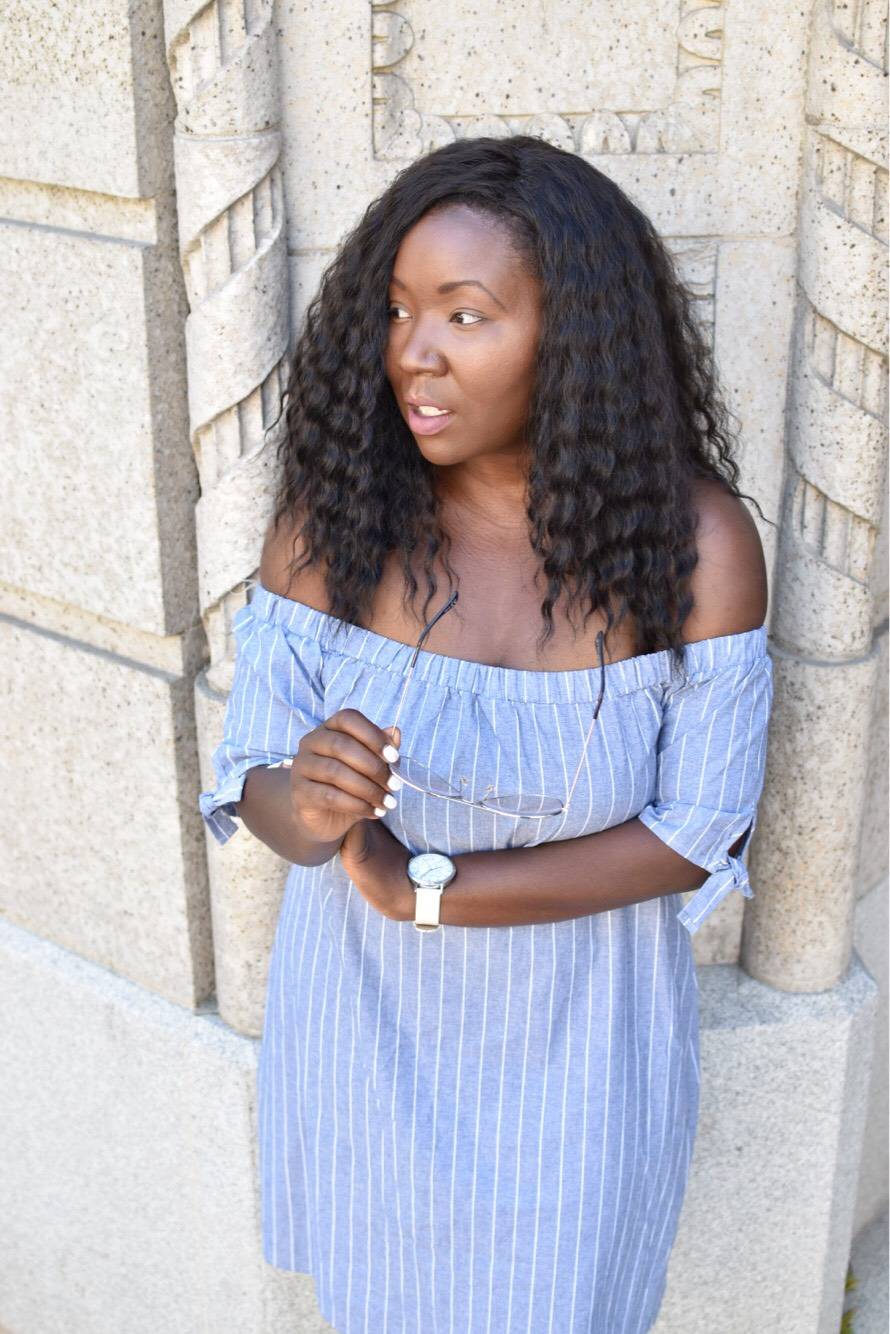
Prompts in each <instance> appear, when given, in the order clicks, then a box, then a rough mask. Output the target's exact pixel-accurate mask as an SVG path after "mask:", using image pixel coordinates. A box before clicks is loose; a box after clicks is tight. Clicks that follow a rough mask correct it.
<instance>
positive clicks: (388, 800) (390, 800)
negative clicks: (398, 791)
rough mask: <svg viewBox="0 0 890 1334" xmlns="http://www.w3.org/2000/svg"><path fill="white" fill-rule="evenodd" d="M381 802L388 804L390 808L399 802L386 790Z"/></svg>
mask: <svg viewBox="0 0 890 1334" xmlns="http://www.w3.org/2000/svg"><path fill="white" fill-rule="evenodd" d="M383 804H384V806H388V807H389V809H390V810H394V809H395V807H396V806H397V805H398V804H399V803H398V802H397V801H396V799H395V797H391V796H390V795H389V793H388V792H387V794H386V796H385V797H384V798H383Z"/></svg>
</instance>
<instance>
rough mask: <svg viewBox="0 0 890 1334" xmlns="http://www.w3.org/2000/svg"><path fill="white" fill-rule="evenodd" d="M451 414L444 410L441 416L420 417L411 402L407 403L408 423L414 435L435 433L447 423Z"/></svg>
mask: <svg viewBox="0 0 890 1334" xmlns="http://www.w3.org/2000/svg"><path fill="white" fill-rule="evenodd" d="M453 416H454V413H453V412H445V413H443V414H442V416H441V417H422V416H421V415H420V413H419V412H418V411H417V409H416V408H415V407H414V406H413V405H412V404H411V403H409V404H408V425H409V426H410V427H411V430H412V431H413V432H414V434H415V435H435V434H436V433H437V431H441V430H443V429H444V428H445V427H446V426H447V425H448V423H449V422H450V421H451V418H452V417H453Z"/></svg>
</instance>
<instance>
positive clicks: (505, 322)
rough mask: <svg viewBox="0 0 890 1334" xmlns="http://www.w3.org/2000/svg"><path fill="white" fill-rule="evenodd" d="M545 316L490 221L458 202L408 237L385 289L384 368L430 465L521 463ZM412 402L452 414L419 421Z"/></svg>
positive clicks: (533, 286)
mask: <svg viewBox="0 0 890 1334" xmlns="http://www.w3.org/2000/svg"><path fill="white" fill-rule="evenodd" d="M443 289H444V290H443ZM540 318H541V296H540V284H539V283H538V281H537V280H536V279H535V278H533V277H532V276H531V275H530V274H529V273H528V272H527V270H526V269H525V268H524V267H523V265H522V262H521V260H520V259H519V257H518V256H517V255H516V253H515V251H514V250H513V249H512V248H511V245H510V242H509V238H508V235H507V233H506V232H505V230H504V228H503V227H502V226H501V225H500V224H498V223H497V222H496V221H495V220H494V219H492V218H489V217H486V216H481V215H480V214H478V213H475V212H473V211H472V210H471V209H470V208H468V207H466V206H465V205H462V204H456V205H451V206H449V207H448V208H447V209H443V210H442V211H441V212H437V213H431V214H426V215H425V216H424V217H423V218H421V219H420V221H419V222H417V223H416V224H415V225H414V226H413V227H412V228H411V230H410V231H409V232H407V233H406V235H405V236H404V238H403V240H402V244H401V245H400V246H399V250H398V253H397V254H396V258H395V263H394V265H393V274H392V281H391V283H390V287H389V339H388V342H387V347H386V357H385V365H386V374H387V378H388V379H389V382H390V384H391V386H392V390H393V393H394V394H395V396H396V400H397V402H398V405H399V409H400V411H401V413H402V416H403V417H404V419H405V421H406V422H407V424H408V427H409V429H410V430H411V432H412V434H413V435H414V439H415V441H416V442H417V447H418V449H419V450H420V451H421V453H422V454H423V455H424V457H425V458H427V459H428V460H429V461H430V463H435V464H439V465H451V464H455V463H463V462H465V461H466V460H469V459H474V458H479V457H481V456H483V455H485V456H488V455H492V454H499V455H505V454H515V455H516V456H517V457H519V456H524V455H525V452H526V449H527V444H526V435H525V431H526V421H527V416H528V409H529V403H530V399H531V393H532V389H533V386H534V375H535V362H536V358H537V347H538V334H539V328H540ZM415 396H416V397H418V398H420V399H421V400H428V401H429V402H430V403H432V404H434V405H435V406H436V407H439V408H445V409H447V412H448V415H447V416H445V417H441V418H439V417H430V416H421V415H419V414H418V413H417V410H416V408H415V407H414V406H413V405H412V404H411V402H410V400H411V399H412V398H414V397H415Z"/></svg>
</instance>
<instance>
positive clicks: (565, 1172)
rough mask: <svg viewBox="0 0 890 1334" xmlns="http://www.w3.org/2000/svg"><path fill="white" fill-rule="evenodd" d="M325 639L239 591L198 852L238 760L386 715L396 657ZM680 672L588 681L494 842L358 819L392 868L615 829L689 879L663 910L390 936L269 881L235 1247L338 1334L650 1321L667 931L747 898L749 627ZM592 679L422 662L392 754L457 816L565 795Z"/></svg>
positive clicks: (324, 897) (424, 809) (521, 1331)
mask: <svg viewBox="0 0 890 1334" xmlns="http://www.w3.org/2000/svg"><path fill="white" fill-rule="evenodd" d="M338 624H339V623H338V622H337V621H336V620H335V618H334V617H332V616H331V615H329V614H328V613H325V612H321V611H319V610H317V609H315V608H312V607H309V606H307V605H305V604H303V603H299V602H294V601H292V600H290V599H287V598H284V597H282V596H279V595H278V594H274V593H272V592H270V591H269V590H267V589H266V588H265V587H264V586H263V585H262V584H260V583H258V582H256V581H251V583H250V585H249V601H248V602H247V603H246V604H245V606H244V607H242V608H240V609H239V610H238V612H237V613H236V614H235V617H234V625H233V632H234V636H235V641H236V662H235V674H234V680H233V688H232V691H231V694H230V696H229V699H228V703H227V707H226V713H225V728H224V736H223V737H222V739H221V741H220V743H219V745H218V747H217V748H216V750H215V752H214V755H213V764H214V768H215V775H216V779H217V782H216V786H215V787H214V788H213V789H212V790H210V791H207V792H203V793H201V796H200V810H201V813H202V815H203V817H204V819H205V820H206V822H207V825H208V827H209V829H210V831H211V832H212V834H213V835H214V837H215V838H216V839H217V840H218V841H219V842H220V843H225V842H226V841H227V840H228V839H229V838H230V837H231V835H232V834H233V833H234V832H235V831H236V829H237V828H238V822H237V819H235V818H233V816H234V811H233V806H232V803H233V802H235V801H237V800H238V799H239V797H240V796H241V794H242V787H243V783H244V777H245V774H246V773H247V770H248V769H249V768H250V767H251V766H252V765H261V764H270V763H275V762H277V761H279V760H282V759H286V758H289V757H290V756H292V755H293V754H295V753H296V750H297V746H298V742H299V740H300V737H301V736H302V735H303V734H304V733H306V732H307V731H310V730H312V729H313V728H315V727H317V726H318V725H319V724H320V723H321V722H322V721H324V720H325V719H326V718H328V717H330V715H331V714H333V713H335V712H336V711H337V710H338V709H341V708H344V707H346V706H349V707H352V708H356V709H359V710H361V712H363V713H364V714H366V715H367V716H368V717H369V718H371V719H372V720H373V721H374V722H376V723H378V724H379V725H381V726H386V725H387V724H389V723H391V722H393V721H394V719H395V710H396V705H397V701H398V695H399V691H400V689H401V687H402V685H403V681H404V674H405V671H406V669H407V667H408V665H409V661H410V658H411V654H412V652H413V648H412V647H411V646H408V645H405V644H402V643H400V642H399V641H396V640H393V639H389V638H387V637H385V636H383V635H379V634H375V633H373V632H371V631H367V630H364V629H362V628H361V627H359V626H355V625H350V626H348V627H347V628H346V629H345V631H344V632H342V633H339V634H337V635H335V634H334V631H335V628H336V627H337V625H338ZM684 653H685V668H686V672H685V678H684V677H683V676H681V675H678V674H676V671H675V669H674V670H672V661H671V655H670V653H669V652H668V651H667V650H665V651H662V652H657V653H648V654H643V655H639V656H637V657H634V658H628V659H625V660H623V661H618V662H614V663H611V664H607V665H606V668H605V695H604V698H603V702H602V706H601V708H600V713H599V717H598V719H597V722H596V724H595V726H594V729H593V733H592V736H591V740H590V747H589V752H588V756H587V761H586V764H585V765H584V767H583V768H582V771H581V775H580V777H579V779H578V782H577V784H576V786H575V790H574V794H573V797H572V801H571V803H570V805H569V807H568V810H567V811H566V812H564V814H563V815H562V816H560V817H557V818H553V819H551V820H549V821H542V822H535V821H532V820H526V821H522V820H516V819H508V818H505V817H504V816H503V815H497V814H493V813H489V812H483V811H478V810H472V809H470V808H468V807H464V806H461V805H459V804H458V803H455V802H451V801H446V800H443V799H442V798H440V797H435V796H428V797H427V796H424V795H422V794H421V793H419V792H416V791H414V790H413V789H411V788H408V787H407V786H406V787H403V788H402V789H401V790H400V791H399V793H398V805H397V807H396V809H395V810H392V811H388V813H387V815H386V817H385V822H386V824H387V825H388V827H389V828H390V829H391V830H392V832H393V833H394V834H395V836H396V837H397V838H398V839H399V840H400V841H401V842H402V843H403V844H404V845H405V847H406V849H408V851H409V852H412V853H415V852H420V851H427V850H434V851H441V852H446V853H450V854H452V855H457V854H460V853H463V852H468V851H481V850H486V849H492V848H511V847H524V846H530V845H532V844H534V843H537V842H543V841H545V840H550V839H567V838H576V837H579V836H581V835H585V834H593V833H596V832H597V831H599V830H603V829H608V828H610V827H611V826H612V825H618V824H622V823H623V822H624V821H626V820H630V819H632V818H634V817H636V818H637V819H639V820H640V821H642V823H643V824H645V825H646V827H647V828H648V829H650V830H652V832H653V833H654V834H656V835H657V837H658V838H660V839H662V840H663V841H664V842H665V843H667V844H669V845H670V847H672V848H674V849H675V850H676V851H677V852H678V853H680V854H682V856H684V857H686V858H688V859H689V860H690V861H692V862H694V863H695V864H696V865H698V866H701V867H703V868H704V869H706V870H707V871H709V872H710V875H709V877H708V879H707V880H706V881H705V883H704V884H703V885H702V886H701V888H700V889H698V890H697V891H696V892H695V893H694V894H693V896H692V898H691V899H690V901H689V902H686V903H685V905H684V895H683V894H681V893H676V894H668V895H664V896H662V897H659V898H653V899H649V900H647V901H644V902H641V903H637V904H634V905H631V906H628V907H624V908H618V909H613V910H612V911H609V912H598V913H594V914H591V915H589V916H586V917H580V918H574V919H570V920H567V921H561V922H554V923H548V924H544V925H528V926H507V927H473V928H462V927H456V926H443V927H442V928H441V929H440V930H438V931H434V932H420V931H417V930H416V929H415V927H414V925H413V923H411V922H395V921H392V920H390V919H387V918H384V917H382V916H381V915H380V914H379V913H378V912H376V911H375V910H374V909H372V908H371V907H370V906H369V905H368V903H367V902H366V901H365V899H364V898H362V896H361V894H360V893H359V892H358V890H357V888H356V887H355V886H354V885H353V883H352V881H351V880H350V879H349V877H348V876H347V875H346V873H345V871H344V869H343V867H342V864H341V862H340V858H339V856H335V857H334V858H333V859H332V860H331V861H329V862H327V863H326V864H324V865H322V866H317V867H303V866H297V865H294V866H291V868H290V872H289V874H288V876H287V881H286V886H285V890H284V898H283V901H282V906H281V910H280V917H279V920H278V926H277V932H276V935H275V940H274V946H273V951H272V955H271V959H270V965H269V975H268V991H267V1000H266V1012H265V1026H264V1031H263V1037H262V1042H261V1045H260V1056H259V1065H258V1077H257V1095H258V1118H259V1119H258V1125H259V1134H260V1187H261V1198H262V1235H263V1248H264V1256H265V1259H266V1260H267V1261H268V1262H269V1263H270V1264H272V1265H274V1266H277V1267H279V1268H281V1269H285V1270H295V1271H298V1272H300V1273H307V1274H312V1275H313V1276H314V1280H315V1287H316V1296H317V1300H318V1304H319V1307H320V1310H321V1312H322V1314H323V1315H324V1317H325V1318H326V1319H327V1320H328V1321H329V1322H330V1324H331V1325H332V1326H333V1327H334V1328H335V1329H336V1330H338V1331H340V1334H402V1332H403V1331H404V1332H405V1334H643V1331H646V1330H648V1329H649V1328H650V1327H651V1325H652V1323H653V1321H654V1319H655V1316H656V1313H657V1311H658V1308H659V1305H660V1303H661V1300H662V1297H663V1292H664V1286H665V1281H666V1270H667V1262H668V1257H669V1254H670V1250H671V1247H672V1244H673V1241H674V1238H675V1233H676V1228H677V1223H678V1218H679V1213H680V1207H681V1204H682V1200H683V1196H684V1191H685V1187H686V1182H687V1175H688V1168H689V1163H690V1158H691V1154H692V1148H693V1142H694V1137H695V1132H696V1125H697V1117H698V1094H699V1048H698V990H697V983H696V974H695V966H694V961H693V957H692V950H691V940H690V935H691V933H692V932H694V931H695V930H696V929H697V928H698V926H699V925H700V924H701V922H703V921H704V919H705V918H706V917H707V916H708V915H709V914H710V913H711V912H712V911H713V910H714V909H715V908H716V907H717V905H718V904H719V903H720V902H721V900H722V899H723V898H724V897H725V896H726V895H727V894H729V893H730V892H731V891H732V890H738V891H739V892H740V893H742V894H743V895H745V896H747V897H750V896H751V892H752V891H751V887H750V884H749V879H748V872H747V869H746V864H745V862H744V861H743V860H742V853H744V852H745V850H746V849H747V846H748V842H749V841H750V837H751V834H752V832H753V830H754V828H755V825H756V819H757V804H758V800H759V797H760V793H761V789H762V786H763V779H764V765H765V759H766V749H767V737H768V722H769V716H770V710H771V706H772V695H773V677H772V663H771V659H770V656H769V654H768V652H767V631H766V626H765V625H763V626H760V627H759V628H757V629H752V630H747V631H744V632H740V633H736V634H727V635H722V636H720V637H717V638H713V639H706V640H702V641H699V642H696V643H692V644H688V645H687V646H686V647H685V650H684ZM600 679H601V677H600V668H599V666H591V667H590V668H589V669H588V668H585V669H581V670H572V671H525V670H519V669H514V668H507V667H493V666H488V665H485V664H482V663H478V662H471V661H466V660H464V659H459V658H454V657H448V656H445V655H442V654H437V653H434V652H430V651H423V650H422V651H421V652H420V653H419V654H418V658H417V663H416V666H415V670H414V675H413V677H412V680H411V683H410V685H409V686H408V690H407V694H406V697H405V703H404V707H403V710H402V714H401V717H400V727H401V732H402V752H403V754H405V755H410V756H413V757H414V758H415V759H417V760H419V761H422V762H424V763H426V764H428V765H429V766H430V767H431V768H433V769H435V770H436V771H437V772H438V773H441V774H442V775H444V776H445V777H448V776H451V777H452V779H454V778H457V777H464V778H468V779H469V782H470V786H469V788H468V789H465V790H468V791H470V792H471V793H472V792H474V791H476V790H477V788H478V790H483V789H484V788H486V787H487V786H488V785H489V784H490V783H492V782H494V783H495V785H496V787H497V788H498V789H499V790H500V791H502V792H503V791H507V792H509V791H513V792H522V791H523V790H524V791H526V792H530V791H534V792H536V793H539V792H545V793H547V794H550V795H553V796H560V795H565V793H566V792H567V791H568V785H569V782H570V778H571V776H572V775H573V774H574V770H575V768H576V767H577V763H578V760H579V758H580V755H581V747H582V745H583V742H584V738H585V735H586V732H587V728H588V724H589V721H590V715H591V710H592V709H593V708H594V707H595V702H596V699H597V696H598V692H599V686H600ZM746 831H747V838H746V840H745V843H744V845H743V847H742V849H741V851H740V853H739V854H738V855H735V856H730V854H729V851H728V849H729V848H730V847H731V846H732V845H733V844H734V843H735V841H736V839H738V838H739V836H740V835H741V834H743V833H745V832H746ZM458 866H459V863H458ZM458 874H459V871H458ZM550 888H551V890H552V886H551V887H550ZM445 892H446V893H447V892H448V891H447V890H446V891H445Z"/></svg>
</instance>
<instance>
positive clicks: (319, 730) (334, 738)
mask: <svg viewBox="0 0 890 1334" xmlns="http://www.w3.org/2000/svg"><path fill="white" fill-rule="evenodd" d="M392 745H393V738H392V736H391V735H390V733H389V732H388V731H387V730H385V729H384V728H382V727H378V726H377V724H376V723H372V722H371V720H370V718H366V717H365V715H364V714H363V713H360V712H359V710H358V709H339V710H338V711H337V712H336V713H334V714H331V716H330V718H327V719H326V720H325V721H324V722H323V723H321V724H320V725H319V726H318V727H316V728H314V729H313V730H312V731H311V732H307V733H306V734H305V735H304V736H303V737H301V738H300V744H299V747H298V750H297V754H296V755H295V756H294V757H293V760H292V761H291V764H290V798H291V809H292V811H293V815H294V819H295V821H296V823H297V825H298V827H299V828H300V830H301V831H302V832H304V833H306V834H307V835H308V836H309V837H310V838H315V839H318V840H319V842H322V843H331V842H334V841H335V840H336V839H338V838H343V837H344V836H345V835H346V834H347V833H348V832H349V830H350V829H351V828H352V826H353V825H354V824H356V823H357V822H358V821H359V820H379V819H380V818H381V813H382V814H384V815H385V814H386V810H387V809H392V807H394V806H395V797H394V795H393V794H394V792H396V791H397V790H398V789H399V788H400V787H401V786H402V782H401V779H399V778H397V777H396V776H395V775H394V774H392V773H391V770H390V766H389V761H387V760H386V759H385V758H384V757H383V749H384V747H385V746H392ZM389 780H391V785H390V784H389Z"/></svg>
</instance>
